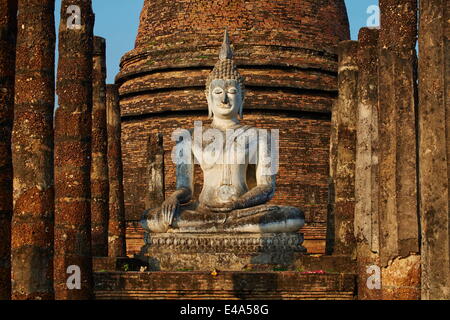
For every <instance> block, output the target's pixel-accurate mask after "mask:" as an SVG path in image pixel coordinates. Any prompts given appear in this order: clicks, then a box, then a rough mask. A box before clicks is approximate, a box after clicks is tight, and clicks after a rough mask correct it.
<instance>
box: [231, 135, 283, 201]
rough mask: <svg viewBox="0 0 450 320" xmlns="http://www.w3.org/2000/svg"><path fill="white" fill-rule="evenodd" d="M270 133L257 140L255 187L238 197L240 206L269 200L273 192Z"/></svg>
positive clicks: (273, 175)
mask: <svg viewBox="0 0 450 320" xmlns="http://www.w3.org/2000/svg"><path fill="white" fill-rule="evenodd" d="M270 140H271V138H270V135H269V137H268V139H265V138H264V137H263V139H260V140H259V148H258V149H259V150H263V151H264V152H258V160H257V165H256V187H254V188H252V189H251V190H249V191H248V192H247V193H245V194H243V195H242V196H241V197H240V198H239V202H240V207H242V208H246V207H253V206H257V205H261V204H264V203H266V202H268V201H270V200H271V199H272V197H273V195H274V193H275V185H276V175H275V174H273V167H274V163H273V161H275V159H273V158H271V157H270V156H271V144H270Z"/></svg>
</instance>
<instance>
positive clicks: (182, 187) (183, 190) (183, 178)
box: [171, 162, 194, 204]
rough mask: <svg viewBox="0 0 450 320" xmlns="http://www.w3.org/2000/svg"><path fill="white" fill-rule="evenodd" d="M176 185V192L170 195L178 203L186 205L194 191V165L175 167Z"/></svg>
mask: <svg viewBox="0 0 450 320" xmlns="http://www.w3.org/2000/svg"><path fill="white" fill-rule="evenodd" d="M176 179H177V183H176V190H175V192H174V193H173V194H172V195H171V197H173V198H175V199H176V200H177V201H178V203H181V204H183V203H187V202H189V201H191V199H192V194H193V190H194V164H193V162H191V164H178V165H177V176H176Z"/></svg>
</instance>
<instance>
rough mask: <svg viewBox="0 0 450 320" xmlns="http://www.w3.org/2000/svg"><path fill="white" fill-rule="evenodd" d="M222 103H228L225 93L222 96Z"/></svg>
mask: <svg viewBox="0 0 450 320" xmlns="http://www.w3.org/2000/svg"><path fill="white" fill-rule="evenodd" d="M222 103H224V104H225V103H228V96H227V94H226V93H224V94H223V95H222Z"/></svg>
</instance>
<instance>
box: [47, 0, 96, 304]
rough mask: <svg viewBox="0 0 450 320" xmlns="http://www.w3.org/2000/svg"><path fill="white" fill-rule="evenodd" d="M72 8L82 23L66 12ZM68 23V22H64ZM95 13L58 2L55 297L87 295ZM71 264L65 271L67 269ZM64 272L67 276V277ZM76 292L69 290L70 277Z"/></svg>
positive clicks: (86, 4)
mask: <svg viewBox="0 0 450 320" xmlns="http://www.w3.org/2000/svg"><path fill="white" fill-rule="evenodd" d="M69 6H72V8H74V11H78V10H76V7H73V6H78V8H79V12H77V13H78V14H79V15H80V17H81V19H80V21H77V20H76V19H73V18H72V17H71V16H70V14H68V13H67V10H68V7H69ZM68 19H69V21H68ZM93 26H94V15H93V13H92V7H91V1H90V0H63V1H62V5H61V22H60V26H59V63H58V82H57V88H56V90H57V93H58V102H59V107H58V109H57V110H56V115H55V117H56V118H55V188H56V196H55V260H54V263H55V273H54V278H55V297H56V299H64V300H65V299H70V300H74V299H90V298H91V297H92V256H91V207H90V202H91V188H90V167H91V129H92V128H91V117H92V115H91V114H92V51H93ZM70 266H74V267H71V268H70V269H68V268H69V267H70ZM68 272H69V273H68ZM78 272H80V273H81V288H80V289H79V290H70V289H69V288H68V286H67V284H66V282H67V279H68V277H69V276H70V275H75V274H76V273H78Z"/></svg>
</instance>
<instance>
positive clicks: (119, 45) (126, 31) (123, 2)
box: [55, 0, 378, 83]
mask: <svg viewBox="0 0 450 320" xmlns="http://www.w3.org/2000/svg"><path fill="white" fill-rule="evenodd" d="M168 1H171V0H168ZM60 2H61V1H59V0H56V11H55V16H56V17H55V18H56V21H57V22H56V29H58V26H59V13H60ZM92 2H93V9H94V12H95V20H96V21H95V31H94V32H95V35H98V36H101V37H104V38H106V41H107V42H106V43H107V53H106V54H107V57H106V59H107V69H108V79H107V82H108V83H113V82H114V77H115V76H116V74H117V73H118V72H119V62H120V58H121V57H122V56H123V55H124V53H126V52H128V51H130V50H131V49H133V48H134V40H135V39H136V33H137V28H138V25H139V14H140V11H141V9H142V5H143V3H144V0H93V1H92ZM345 3H346V5H347V11H348V15H349V19H350V27H351V33H352V39H356V38H357V36H358V30H359V29H360V28H361V27H364V26H366V24H367V19H368V18H369V16H370V14H368V13H367V8H369V7H370V6H371V5H377V4H378V0H345Z"/></svg>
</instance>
